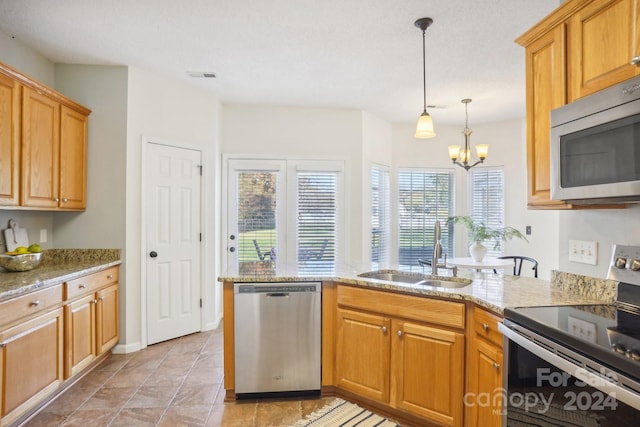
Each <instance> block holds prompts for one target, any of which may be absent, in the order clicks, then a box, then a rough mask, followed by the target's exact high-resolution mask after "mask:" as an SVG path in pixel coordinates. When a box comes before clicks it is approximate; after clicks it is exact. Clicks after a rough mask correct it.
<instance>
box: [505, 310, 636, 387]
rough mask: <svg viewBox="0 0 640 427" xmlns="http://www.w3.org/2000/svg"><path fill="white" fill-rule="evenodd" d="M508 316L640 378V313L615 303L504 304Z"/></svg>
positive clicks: (548, 336)
mask: <svg viewBox="0 0 640 427" xmlns="http://www.w3.org/2000/svg"><path fill="white" fill-rule="evenodd" d="M504 315H505V318H506V319H509V320H511V321H513V322H515V323H517V324H520V325H521V326H524V327H525V328H528V329H530V330H532V331H533V332H536V333H538V334H540V335H543V336H546V337H547V338H550V339H552V340H554V341H556V342H558V343H561V344H563V345H565V346H567V347H569V348H571V349H573V350H574V351H576V352H578V353H581V354H583V355H584V356H587V357H589V358H591V359H594V360H597V361H598V362H600V363H602V364H604V365H607V366H609V367H610V368H611V369H613V370H615V371H618V372H620V373H622V374H626V375H627V376H629V377H633V378H635V379H636V380H640V315H639V314H638V313H636V312H630V311H627V310H623V309H621V308H620V306H616V305H615V304H597V305H569V306H550V307H521V308H513V309H509V308H506V309H505V310H504Z"/></svg>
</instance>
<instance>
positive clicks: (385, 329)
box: [380, 326, 387, 334]
mask: <svg viewBox="0 0 640 427" xmlns="http://www.w3.org/2000/svg"><path fill="white" fill-rule="evenodd" d="M380 330H381V331H382V333H383V334H386V333H387V327H386V326H383V327H381V328H380Z"/></svg>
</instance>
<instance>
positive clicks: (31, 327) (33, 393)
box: [0, 308, 63, 425]
mask: <svg viewBox="0 0 640 427" xmlns="http://www.w3.org/2000/svg"><path fill="white" fill-rule="evenodd" d="M0 337H1V339H2V341H1V342H0V364H1V368H2V376H0V381H1V387H0V390H1V391H0V396H1V398H2V402H1V403H2V417H3V418H2V424H3V425H5V424H8V423H10V422H12V421H13V420H15V419H16V418H17V417H19V416H21V415H22V414H23V413H25V412H26V411H27V410H28V409H29V408H30V407H31V406H33V404H35V403H36V402H38V401H40V400H42V399H44V398H45V397H46V396H47V395H49V394H51V393H52V392H53V391H55V390H56V388H57V387H58V386H59V385H60V384H61V383H62V369H63V362H62V344H63V340H62V309H61V308H58V309H56V310H54V311H51V312H49V313H46V314H44V315H42V316H39V317H36V318H34V319H31V320H29V321H27V322H24V323H22V324H20V325H18V326H15V327H13V328H11V329H8V330H5V331H2V332H0Z"/></svg>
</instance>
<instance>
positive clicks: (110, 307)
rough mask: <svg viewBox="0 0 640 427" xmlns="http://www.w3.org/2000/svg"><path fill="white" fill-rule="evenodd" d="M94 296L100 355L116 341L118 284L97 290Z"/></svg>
mask: <svg viewBox="0 0 640 427" xmlns="http://www.w3.org/2000/svg"><path fill="white" fill-rule="evenodd" d="M96 296H97V300H98V303H97V304H96V330H97V335H96V339H97V344H98V351H97V353H98V355H100V354H102V353H104V352H105V351H107V350H110V349H111V348H112V347H113V346H114V345H116V344H117V343H118V328H119V324H118V284H117V283H116V284H115V285H111V286H109V287H108V288H104V289H102V290H100V291H98V292H97V294H96Z"/></svg>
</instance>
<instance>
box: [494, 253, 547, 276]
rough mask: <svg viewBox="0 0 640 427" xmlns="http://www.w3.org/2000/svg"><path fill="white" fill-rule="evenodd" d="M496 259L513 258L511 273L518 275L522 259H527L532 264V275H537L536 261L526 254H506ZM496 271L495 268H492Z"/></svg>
mask: <svg viewBox="0 0 640 427" xmlns="http://www.w3.org/2000/svg"><path fill="white" fill-rule="evenodd" d="M498 259H510V260H513V275H514V276H520V272H521V271H522V263H523V262H524V261H528V262H530V263H532V264H533V267H531V269H532V270H533V277H538V261H536V260H535V259H533V258H529V257H527V256H520V255H508V256H499V257H498ZM493 272H494V273H496V270H493Z"/></svg>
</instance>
